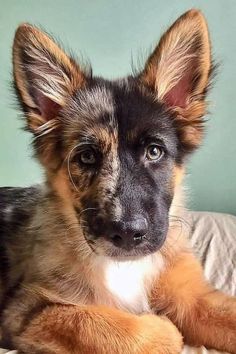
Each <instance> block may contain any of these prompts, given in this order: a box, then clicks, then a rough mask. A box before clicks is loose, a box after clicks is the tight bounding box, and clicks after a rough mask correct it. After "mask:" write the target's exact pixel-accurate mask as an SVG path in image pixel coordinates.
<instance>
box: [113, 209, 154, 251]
mask: <svg viewBox="0 0 236 354" xmlns="http://www.w3.org/2000/svg"><path fill="white" fill-rule="evenodd" d="M147 229H148V223H147V220H146V219H145V218H144V217H141V216H138V217H136V218H134V219H132V220H127V221H122V220H120V221H113V222H112V223H111V228H110V232H109V234H108V235H107V236H108V239H109V240H110V241H111V242H112V243H113V244H114V245H115V246H117V247H121V248H125V249H131V248H132V247H135V246H137V245H139V244H140V243H142V242H143V240H144V239H145V235H146V233H147Z"/></svg>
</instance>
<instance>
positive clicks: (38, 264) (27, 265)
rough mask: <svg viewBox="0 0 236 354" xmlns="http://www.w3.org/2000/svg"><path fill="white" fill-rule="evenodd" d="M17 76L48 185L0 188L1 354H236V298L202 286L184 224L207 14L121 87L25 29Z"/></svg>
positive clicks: (199, 130) (199, 123) (202, 105)
mask: <svg viewBox="0 0 236 354" xmlns="http://www.w3.org/2000/svg"><path fill="white" fill-rule="evenodd" d="M13 64H14V83H15V89H16V93H17V96H18V99H19V103H20V105H21V107H22V110H23V112H24V116H25V118H26V121H27V129H28V130H29V131H30V132H31V133H32V134H33V136H34V140H33V146H34V151H35V155H36V157H37V158H38V160H39V161H40V162H41V164H42V166H43V167H44V171H45V183H44V184H43V185H40V186H35V187H30V188H1V192H0V206H1V211H0V234H1V292H0V296H1V331H2V345H5V346H6V347H8V348H16V349H18V350H19V353H21V354H22V353H27V354H29V353H30V354H52V353H55V354H67V353H68V354H69V353H70V354H76V353H79V354H85V353H93V354H111V353H117V354H124V353H126V354H129V353H140V354H141V353H143V354H144V353H145V354H147V353H153V354H154V353H155V354H164V353H169V354H177V353H180V352H181V348H182V344H183V341H184V342H185V343H188V344H191V345H194V346H199V345H205V346H206V347H210V348H215V349H218V350H222V351H228V352H230V353H232V354H236V299H235V298H230V297H228V296H226V295H224V294H222V293H220V292H218V291H217V290H214V289H212V287H211V286H210V285H209V284H208V283H207V282H206V281H205V279H204V277H203V273H202V269H201V266H200V264H199V263H198V261H197V260H196V259H195V258H194V256H193V254H192V253H191V250H190V248H189V246H188V243H187V241H186V240H185V237H184V233H183V232H180V229H179V225H178V222H177V221H179V220H181V213H182V210H183V209H182V207H181V205H182V199H183V195H182V190H181V181H182V178H183V175H184V168H185V163H186V160H187V157H188V156H189V154H190V153H191V152H192V151H194V150H195V149H196V148H197V147H198V146H199V144H200V143H201V140H202V136H203V130H204V120H203V116H204V114H205V112H206V101H205V98H206V94H207V89H208V87H209V83H210V80H211V76H212V61H211V54H210V41H209V36H208V29H207V24H206V21H205V19H204V17H203V15H202V14H201V13H200V12H199V11H197V10H191V11H189V12H187V13H185V14H184V15H183V16H181V17H180V18H179V19H178V20H177V21H176V22H175V23H174V24H173V25H172V26H171V27H170V28H169V30H168V31H167V32H166V33H165V34H164V35H163V36H162V38H161V40H160V42H159V44H158V45H157V47H156V49H155V50H154V52H153V53H152V54H151V55H150V57H149V58H148V59H147V62H146V64H145V66H144V68H143V69H142V70H140V71H139V72H138V73H135V74H133V75H131V76H129V77H126V78H124V79H120V80H115V81H108V80H104V79H102V78H100V77H94V76H92V73H91V71H90V70H88V69H85V68H83V67H82V66H81V65H80V64H78V63H77V62H76V61H75V59H73V58H72V57H70V56H68V55H67V54H65V52H64V51H63V50H62V49H61V48H60V47H59V46H58V45H57V44H56V43H55V42H54V41H53V39H52V38H51V37H49V36H48V35H47V34H45V33H43V32H41V31H40V30H39V29H37V28H35V27H33V26H31V25H29V24H23V25H21V26H20V27H19V28H18V30H17V32H16V35H15V40H14V46H13Z"/></svg>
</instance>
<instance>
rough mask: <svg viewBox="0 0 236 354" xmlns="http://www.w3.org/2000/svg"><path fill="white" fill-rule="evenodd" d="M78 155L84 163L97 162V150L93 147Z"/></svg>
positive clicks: (79, 159) (80, 161)
mask: <svg viewBox="0 0 236 354" xmlns="http://www.w3.org/2000/svg"><path fill="white" fill-rule="evenodd" d="M77 156H78V161H79V163H81V164H84V165H94V164H95V163H96V162H97V156H96V152H95V151H94V149H93V148H88V149H86V150H83V151H81V152H80V153H79V154H78V155H77Z"/></svg>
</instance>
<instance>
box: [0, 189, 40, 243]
mask: <svg viewBox="0 0 236 354" xmlns="http://www.w3.org/2000/svg"><path fill="white" fill-rule="evenodd" d="M40 193H41V192H40V186H32V187H27V188H23V187H1V188H0V236H1V238H2V237H4V235H6V234H7V235H9V236H10V234H12V233H13V232H14V233H15V232H16V230H17V229H18V228H20V227H21V226H22V225H24V224H25V223H26V222H27V220H28V219H29V218H30V216H31V215H32V209H33V208H34V207H35V205H36V204H37V200H38V199H39V197H40Z"/></svg>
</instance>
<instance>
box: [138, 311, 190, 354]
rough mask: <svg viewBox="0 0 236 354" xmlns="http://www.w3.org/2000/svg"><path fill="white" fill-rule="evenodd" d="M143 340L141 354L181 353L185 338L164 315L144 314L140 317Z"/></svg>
mask: <svg viewBox="0 0 236 354" xmlns="http://www.w3.org/2000/svg"><path fill="white" fill-rule="evenodd" d="M140 323H141V327H142V329H141V331H142V333H141V338H140V341H141V342H142V344H141V348H140V354H146V353H150V354H179V353H181V351H182V348H183V338H182V335H181V334H180V332H179V331H178V329H177V328H176V327H175V325H174V324H173V323H172V322H171V321H169V320H168V319H167V318H166V317H164V316H161V317H160V316H156V315H143V316H141V317H140Z"/></svg>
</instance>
